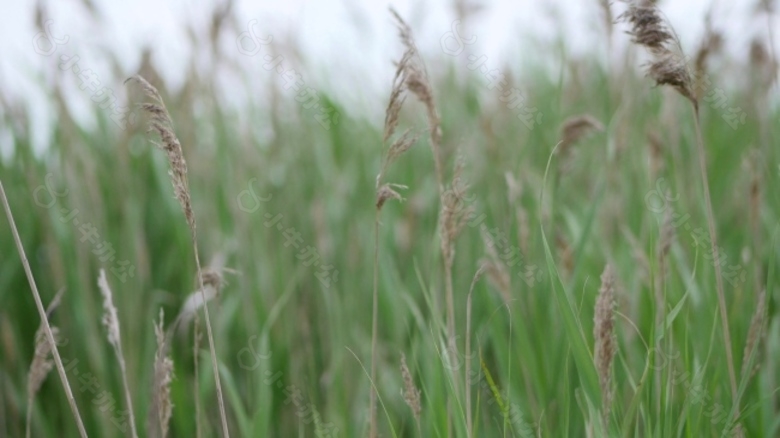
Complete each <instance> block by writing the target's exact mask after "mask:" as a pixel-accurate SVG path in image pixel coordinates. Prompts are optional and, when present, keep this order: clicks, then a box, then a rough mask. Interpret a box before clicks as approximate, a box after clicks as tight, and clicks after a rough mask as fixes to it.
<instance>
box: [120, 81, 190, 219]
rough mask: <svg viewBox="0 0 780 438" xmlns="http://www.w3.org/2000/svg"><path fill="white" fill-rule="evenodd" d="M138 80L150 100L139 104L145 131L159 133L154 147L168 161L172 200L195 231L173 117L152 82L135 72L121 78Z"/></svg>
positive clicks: (185, 172) (185, 174)
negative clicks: (146, 124) (144, 115)
mask: <svg viewBox="0 0 780 438" xmlns="http://www.w3.org/2000/svg"><path fill="white" fill-rule="evenodd" d="M129 81H135V82H138V83H139V84H140V85H141V89H143V91H144V94H146V96H147V97H149V98H150V99H152V101H153V102H152V103H143V104H141V108H142V109H143V110H144V111H146V112H147V113H148V114H149V116H150V120H149V131H150V132H152V131H154V132H156V133H157V134H158V135H159V136H160V143H155V145H157V147H159V148H160V149H162V150H163V151H164V152H165V154H166V155H167V157H168V163H169V164H170V170H169V171H168V174H169V175H170V177H171V183H172V184H173V192H174V194H175V195H176V199H177V200H178V201H179V204H181V208H182V210H184V216H185V217H186V218H187V224H188V225H189V226H190V230H191V231H192V232H193V233H194V232H195V231H194V230H195V214H194V213H193V211H192V201H191V200H190V188H189V183H188V181H187V162H186V161H185V160H184V152H183V151H182V148H181V143H179V139H178V138H177V137H176V133H175V132H174V131H173V120H172V119H171V115H170V114H169V113H168V109H166V107H165V103H164V102H163V100H162V96H160V93H159V92H158V91H157V89H156V88H154V86H153V85H152V84H150V83H149V82H147V81H146V79H144V78H143V77H141V76H139V75H135V76H133V77H131V78H129V79H127V80H126V81H125V83H127V82H129Z"/></svg>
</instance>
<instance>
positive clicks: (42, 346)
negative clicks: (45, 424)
mask: <svg viewBox="0 0 780 438" xmlns="http://www.w3.org/2000/svg"><path fill="white" fill-rule="evenodd" d="M63 293H65V289H60V291H59V292H57V295H55V296H54V299H52V300H51V302H50V303H49V306H48V307H47V308H46V318H47V319H48V318H51V315H52V313H53V312H54V310H55V309H56V308H57V306H59V305H60V302H61V301H62V294H63ZM51 331H52V334H54V339H55V340H56V341H59V334H60V329H59V328H57V327H55V326H51ZM52 369H54V361H53V360H51V344H49V342H48V341H47V340H46V333H45V332H44V328H43V324H41V325H40V326H39V327H38V330H36V331H35V354H34V355H33V360H32V363H30V372H29V373H28V374H27V427H26V436H27V438H30V433H31V425H32V404H33V400H35V394H37V393H38V391H39V390H40V389H41V385H43V381H44V380H46V377H47V376H48V375H49V373H50V372H51V370H52Z"/></svg>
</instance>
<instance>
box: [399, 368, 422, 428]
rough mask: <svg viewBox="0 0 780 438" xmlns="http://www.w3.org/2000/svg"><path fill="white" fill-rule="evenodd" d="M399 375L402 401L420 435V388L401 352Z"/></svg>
mask: <svg viewBox="0 0 780 438" xmlns="http://www.w3.org/2000/svg"><path fill="white" fill-rule="evenodd" d="M401 377H403V379H404V389H403V395H404V401H405V402H406V405H407V406H409V409H411V410H412V415H414V420H415V422H416V423H417V432H418V434H419V436H422V429H421V428H420V412H422V407H421V406H420V390H419V389H417V386H415V384H414V379H413V378H412V373H411V372H410V371H409V366H408V365H406V356H404V354H403V353H401Z"/></svg>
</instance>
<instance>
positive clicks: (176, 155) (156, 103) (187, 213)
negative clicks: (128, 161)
mask: <svg viewBox="0 0 780 438" xmlns="http://www.w3.org/2000/svg"><path fill="white" fill-rule="evenodd" d="M128 81H135V82H138V83H139V84H140V85H141V88H142V89H143V91H144V94H146V96H147V97H149V98H150V99H152V101H153V103H143V104H141V108H142V109H143V110H144V111H146V112H147V113H148V114H149V116H150V121H149V131H154V132H156V133H157V134H158V135H159V136H160V140H161V143H155V144H156V145H157V147H158V148H160V149H161V150H163V151H164V152H165V154H166V156H167V157H168V163H169V164H170V170H169V171H168V174H169V175H170V177H171V183H172V184H173V192H174V194H175V196H176V199H177V200H178V201H179V204H181V207H182V210H184V217H185V218H186V220H187V224H188V225H189V228H190V236H191V238H192V248H193V251H194V253H195V265H196V267H197V270H198V280H199V282H200V292H201V298H202V301H203V303H207V302H208V297H207V296H206V289H205V286H204V278H203V270H202V269H201V265H200V256H199V255H198V240H197V234H196V226H195V214H194V212H193V210H192V201H191V198H190V189H189V183H188V180H187V162H186V161H185V160H184V152H183V151H182V148H181V144H180V143H179V139H178V138H177V137H176V134H175V132H174V130H173V120H172V119H171V116H170V114H168V110H167V109H166V108H165V103H164V102H163V100H162V96H160V93H159V92H158V91H157V89H156V88H154V86H152V84H150V83H149V82H147V81H146V79H144V78H143V77H141V76H138V75H136V76H133V77H131V78H129V79H127V80H126V81H125V83H127V82H128ZM202 307H203V314H204V319H205V320H206V336H207V338H208V341H209V351H210V352H211V365H212V368H213V371H214V381H215V383H216V387H217V401H218V403H219V414H220V419H221V420H222V435H223V436H224V437H229V436H230V432H229V431H228V425H227V416H226V415H225V402H224V399H223V397H222V384H221V382H220V378H219V366H218V363H217V351H216V346H215V345H214V335H213V334H212V330H211V318H209V307H208V305H203V306H202Z"/></svg>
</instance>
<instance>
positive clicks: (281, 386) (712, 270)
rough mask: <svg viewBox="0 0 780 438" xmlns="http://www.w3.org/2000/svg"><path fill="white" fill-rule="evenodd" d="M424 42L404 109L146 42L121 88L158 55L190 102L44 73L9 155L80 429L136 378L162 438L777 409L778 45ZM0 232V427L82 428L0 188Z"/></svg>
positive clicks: (779, 412) (56, 432)
mask: <svg viewBox="0 0 780 438" xmlns="http://www.w3.org/2000/svg"><path fill="white" fill-rule="evenodd" d="M594 3H595V2H594ZM594 7H598V5H597V4H594ZM388 19H392V17H391V16H390V15H389V14H388ZM612 21H613V20H612V19H610V20H609V21H608V22H609V23H612ZM672 24H673V23H672ZM400 27H401V30H402V32H401V33H402V34H404V32H403V30H404V24H403V23H401V24H400ZM630 29H631V23H630V22H629V23H627V22H625V20H623V21H621V22H618V23H616V24H614V29H613V30H612V32H613V33H615V34H616V33H618V32H620V33H622V32H624V31H627V30H630ZM407 30H408V29H407ZM710 37H712V35H710ZM412 38H414V30H411V33H410V34H405V35H402V36H401V38H400V39H399V40H398V44H397V47H396V49H395V50H394V51H393V52H392V53H388V54H387V58H388V60H391V59H392V60H395V61H397V62H398V63H399V64H398V65H397V66H396V65H393V64H392V63H391V62H389V61H388V64H387V69H388V71H395V69H396V68H398V71H399V76H398V77H397V81H396V83H395V84H393V83H388V84H387V92H386V94H385V95H386V99H385V100H383V101H379V102H376V106H377V108H382V109H385V108H387V117H386V118H387V120H386V121H385V122H386V124H385V125H384V126H382V123H381V121H378V120H369V118H368V117H366V116H364V115H361V114H356V113H354V112H352V111H351V110H350V108H348V107H344V106H342V103H341V102H340V101H339V97H338V96H337V95H328V94H327V92H326V91H321V93H320V104H321V105H328V106H329V107H332V108H333V109H334V112H333V113H331V116H330V117H331V118H330V119H329V120H328V121H327V122H326V123H323V121H322V119H318V118H317V114H318V112H317V111H316V110H313V109H311V108H306V107H305V105H306V103H305V102H304V103H302V102H301V101H296V99H295V98H294V94H291V93H285V92H284V90H282V89H281V82H280V83H275V84H274V85H272V86H274V87H277V89H276V91H275V92H274V93H272V95H273V99H271V100H269V101H268V102H267V103H266V104H264V105H262V106H258V107H249V108H242V109H240V110H239V109H235V108H231V107H229V106H225V105H220V104H219V102H220V96H219V95H218V94H217V93H218V91H216V90H218V87H216V86H215V79H214V78H213V77H208V76H203V75H200V74H196V73H194V72H193V73H191V74H189V76H188V77H187V79H186V81H185V83H184V85H183V86H182V87H181V88H179V89H177V90H169V89H167V88H166V86H165V84H164V83H162V81H160V80H158V79H156V78H158V77H159V75H157V74H156V72H155V70H154V67H153V66H152V65H150V64H147V65H145V66H144V67H143V69H142V70H141V71H140V72H121V74H117V77H116V78H115V79H114V80H113V81H112V84H115V85H114V86H115V87H116V88H119V87H123V85H122V81H124V79H125V78H127V77H129V76H131V75H134V74H136V73H139V74H140V75H141V76H143V77H144V78H146V79H147V80H148V81H149V83H150V84H151V85H153V86H154V87H156V88H157V89H159V92H160V95H161V98H162V102H164V105H165V107H167V111H168V112H169V113H170V118H171V119H172V122H173V123H172V125H170V126H168V125H166V124H165V121H166V119H165V117H166V115H165V114H163V113H161V112H160V111H157V112H155V110H154V109H152V108H151V106H147V107H143V108H139V107H138V105H139V104H142V103H149V102H152V101H153V99H152V100H150V97H147V96H145V95H144V93H143V92H142V91H143V90H142V88H143V86H141V85H139V84H138V83H135V82H133V81H131V82H128V83H127V84H126V85H124V86H126V87H127V89H128V96H129V97H128V100H129V101H128V102H120V104H121V105H123V106H131V107H132V108H133V110H134V113H135V114H136V115H137V117H138V118H137V120H136V121H135V123H133V124H128V125H127V129H124V130H123V129H120V128H119V127H118V126H117V124H116V123H114V120H112V118H111V111H108V110H105V109H103V108H101V107H100V106H99V105H97V104H95V107H94V112H95V116H96V118H97V120H98V123H97V125H96V126H95V127H94V128H90V129H85V128H83V127H81V126H80V125H79V124H78V123H77V122H76V121H75V120H74V117H73V116H72V115H71V114H70V112H69V109H68V105H67V102H65V100H64V99H65V98H64V97H62V96H63V93H62V92H61V90H59V89H58V88H55V89H53V90H47V92H49V93H51V95H52V96H54V97H53V105H54V107H55V108H56V123H55V124H54V125H53V126H52V127H51V129H52V132H51V139H52V140H51V143H50V144H49V145H48V149H47V150H46V152H45V153H44V154H42V155H40V156H37V155H35V154H33V152H32V147H31V136H32V133H31V128H30V126H31V125H30V123H29V120H28V119H27V118H26V116H25V112H24V111H23V107H22V106H18V105H12V104H10V103H4V108H3V110H2V120H1V121H0V123H2V124H3V125H4V129H6V130H8V131H10V133H11V134H12V136H13V143H14V153H13V154H12V156H11V157H10V158H9V159H6V160H3V161H0V181H2V184H3V187H4V189H5V192H6V194H7V198H8V205H9V206H10V210H11V211H12V212H13V215H14V219H15V223H16V228H17V229H18V233H19V237H20V242H21V244H22V245H23V247H24V250H25V252H26V256H27V259H28V261H29V266H30V269H31V273H32V275H33V277H34V279H35V283H36V286H37V289H38V291H39V294H40V297H41V301H42V305H43V307H46V306H47V305H48V304H49V303H50V302H51V301H52V300H53V299H54V297H55V294H57V292H58V291H60V290H64V293H63V294H62V295H61V303H60V304H59V306H58V307H57V308H56V309H53V311H52V312H51V313H50V314H48V315H47V316H48V321H49V323H50V325H51V326H52V327H56V330H54V333H52V335H53V336H55V337H56V338H57V341H58V342H57V351H58V354H59V356H60V357H61V362H62V364H63V371H64V374H65V375H66V376H67V378H68V381H69V384H70V388H71V391H72V393H73V396H74V402H75V406H77V408H78V413H79V417H80V419H81V421H82V422H83V425H84V429H85V431H86V433H88V434H89V435H90V436H101V437H114V436H117V437H118V436H132V435H133V434H134V429H133V428H131V427H130V423H131V421H130V420H129V411H128V400H129V402H130V404H131V405H132V408H133V409H132V410H133V413H134V415H133V419H134V421H133V424H134V425H135V429H137V434H138V436H150V437H151V436H164V435H166V434H167V435H168V436H181V437H195V436H203V437H208V436H224V435H225V434H224V431H223V427H224V426H226V427H227V428H228V430H229V433H230V435H232V436H241V437H255V436H258V437H266V436H267V437H293V436H299V437H335V436H342V437H352V436H383V437H407V436H409V437H413V436H423V437H472V436H473V437H513V436H514V437H537V436H539V437H548V436H549V437H553V436H554V437H586V436H587V437H602V436H610V437H611V436H625V437H715V436H747V437H777V436H780V398H779V396H778V394H777V389H778V388H780V383H779V381H780V371H778V370H779V369H780V368H778V366H777V364H778V360H779V359H780V315H778V313H777V300H778V298H780V296H779V295H778V293H780V289H778V285H777V269H778V267H780V266H778V256H780V246H778V239H780V227H779V226H778V224H780V222H778V221H779V220H780V194H779V193H780V192H778V190H776V188H777V187H780V181H778V180H779V179H780V167H779V162H778V149H777V147H776V144H777V141H778V138H780V124H778V120H779V119H780V114H778V112H777V111H776V108H777V107H776V105H773V103H775V102H772V101H771V100H770V99H767V96H771V95H772V90H775V91H776V89H777V88H776V87H777V84H776V82H775V74H774V73H775V72H776V68H775V67H773V65H776V64H774V63H775V61H774V57H772V56H771V55H768V53H770V51H769V49H767V48H764V43H762V42H761V41H756V43H755V44H754V46H753V48H752V50H751V57H750V59H749V60H747V61H741V63H737V61H733V60H729V59H727V55H725V54H723V53H722V52H719V51H718V50H717V45H716V44H712V45H710V44H708V42H707V41H706V40H705V41H703V42H702V45H701V47H700V48H696V47H693V48H687V49H688V52H690V53H686V54H687V55H689V56H690V62H689V63H688V65H687V66H686V67H687V69H688V70H690V71H692V72H693V73H692V74H691V75H690V76H689V77H686V78H684V79H686V80H687V81H689V82H688V83H684V84H683V85H679V84H677V85H675V84H671V85H673V86H671V87H670V86H664V85H661V86H659V85H657V84H656V82H659V81H658V78H657V77H654V76H652V72H651V76H650V77H648V76H647V75H646V74H645V71H644V69H643V68H642V67H639V68H636V67H637V66H638V65H639V64H640V60H642V59H645V58H646V57H647V56H648V51H647V50H645V49H644V48H642V47H639V46H637V45H633V46H631V47H630V48H629V50H628V51H626V52H625V53H623V54H619V56H618V54H613V55H614V56H612V59H613V60H615V61H614V62H612V63H604V62H602V61H600V60H599V56H595V55H594V56H592V57H590V58H584V59H574V58H570V57H565V56H561V57H560V58H561V59H560V60H559V61H560V66H559V68H557V69H555V71H556V72H557V73H556V74H550V71H549V69H546V68H543V67H541V66H540V67H538V68H529V67H528V66H527V65H523V60H522V59H517V60H514V61H513V62H516V63H517V65H507V66H506V69H505V70H502V71H504V72H505V73H506V77H505V81H504V82H503V83H502V84H501V85H498V86H496V85H495V84H493V83H492V82H491V81H489V80H488V78H486V77H485V75H483V74H482V73H480V70H479V68H474V69H473V70H472V69H470V68H469V67H468V66H467V65H466V63H460V62H457V61H460V59H459V58H458V59H456V60H454V58H450V57H446V56H443V55H438V56H429V54H427V53H422V54H420V53H417V52H416V50H415V47H414V45H413V44H412V42H411V41H412V40H411V39H412ZM609 47H610V44H608V42H607V37H606V32H605V38H604V47H601V48H595V50H594V51H595V52H596V53H601V54H602V55H603V54H604V53H606V51H607V50H608V48H609ZM556 50H559V49H557V48H552V47H551V48H550V51H551V52H553V53H556ZM562 52H565V50H563V51H562ZM702 52H703V53H702ZM651 55H652V54H651ZM661 55H663V54H661ZM600 57H601V58H603V56H600ZM667 61H668V60H667ZM724 65H727V66H728V68H721V67H723V66H724ZM521 66H523V67H526V68H524V69H523V73H522V74H520V73H517V71H519V70H517V69H514V68H515V67H521ZM688 70H686V71H688ZM262 73H266V72H262ZM703 74H706V78H707V79H706V80H702V79H701V78H702V77H703ZM735 75H736V76H738V77H739V78H741V79H742V81H741V82H739V81H737V82H739V83H737V84H736V85H734V82H735V80H734V79H733V78H734V76H735ZM661 83H662V84H663V83H664V82H663V81H661ZM667 83H668V82H667ZM491 84H493V85H491ZM41 86H42V87H43V86H44V85H43V84H42V85H41ZM355 86H356V87H359V86H360V84H359V83H356V84H355ZM686 87H688V88H686ZM491 88H492V89H491ZM681 89H682V90H683V91H690V90H693V91H692V93H691V94H692V96H685V95H684V94H685V93H684V92H683V91H681ZM512 90H522V98H520V97H517V96H513V95H512ZM775 95H776V93H775ZM404 99H405V100H404ZM694 100H695V101H696V102H697V105H698V108H699V111H700V115H701V123H700V125H701V132H702V144H703V146H704V149H705V150H706V157H705V160H706V170H707V172H708V185H709V188H708V191H709V193H710V195H711V201H712V211H713V219H714V225H715V231H716V233H717V246H718V252H717V258H716V257H715V256H714V255H713V250H712V240H711V234H710V232H709V227H708V212H707V211H708V210H707V200H706V197H705V193H704V186H703V185H702V174H701V167H700V161H699V160H700V156H699V153H698V149H697V126H696V123H695V112H694V110H693V105H691V102H692V101H694ZM162 102H160V103H162ZM156 108H160V107H159V106H158V107H156ZM736 108H739V110H738V111H737V110H736ZM239 112H240V114H239ZM742 113H744V114H745V116H744V118H742V117H741V114H742ZM335 114H337V116H336V115H335ZM160 117H163V118H162V119H160ZM240 119H244V120H247V119H248V120H250V123H239V120H240ZM252 120H260V121H262V122H258V123H257V124H254V123H251V121H252ZM155 121H157V122H158V123H161V125H160V124H158V125H156V126H157V127H155V125H154V123H155ZM150 123H151V124H152V131H153V132H151V133H147V129H146V128H147V126H149V125H150ZM324 125H328V128H327V129H326V127H325V126H324ZM258 126H263V128H259V127H258ZM171 127H172V131H171V130H170V128H171ZM158 128H159V129H158ZM170 132H173V133H174V135H175V137H174V139H173V140H176V138H178V140H177V141H176V143H179V144H180V150H181V151H183V156H184V157H185V158H186V169H185V170H184V172H185V173H183V174H182V173H181V172H182V169H181V168H179V169H178V170H177V169H176V168H175V165H174V166H173V167H174V170H173V172H172V175H173V178H174V186H176V184H177V182H176V181H178V184H179V185H178V186H176V187H175V188H172V184H171V176H169V173H168V172H169V167H171V164H170V163H169V161H168V159H166V154H168V158H170V157H171V156H173V157H174V159H175V158H176V150H175V148H173V147H169V146H170V145H172V144H175V143H174V142H173V140H171V139H170V138H167V139H166V137H165V133H170ZM161 134H163V135H162V139H161ZM153 142H160V144H161V147H162V148H163V149H164V151H161V150H159V148H158V147H156V146H155V144H154V143H153ZM171 154H173V155H171ZM174 161H175V160H174ZM174 164H175V163H174ZM380 172H381V178H378V177H377V175H378V174H380ZM182 175H183V176H184V180H183V181H184V182H183V183H182V180H181V177H182ZM177 178H179V180H177ZM182 184H183V185H182ZM385 184H387V185H385ZM401 185H402V186H404V187H400V186H401ZM183 192H186V195H187V197H188V199H189V200H188V202H191V209H190V213H189V214H192V215H194V218H195V219H197V226H196V227H197V234H195V233H193V232H192V230H193V229H192V228H191V227H190V226H188V225H194V219H193V221H192V224H189V223H188V219H189V216H188V213H187V211H186V208H185V212H184V213H183V210H182V204H181V202H180V201H181V196H183V195H182V193H183ZM180 195H181V196H180ZM177 198H178V199H177ZM397 198H402V199H400V200H399V199H397ZM399 201H400V202H399ZM193 237H194V239H193ZM193 241H194V242H195V245H196V247H197V250H198V253H199V260H200V265H202V269H201V268H200V267H199V266H197V265H196V263H195V254H194V246H193ZM0 248H2V249H3V250H2V251H1V252H0V393H1V394H2V396H1V397H0V435H2V436H9V437H10V436H25V433H26V432H25V431H26V428H27V415H28V410H29V415H30V417H29V418H30V421H29V424H30V426H29V427H31V430H30V433H31V436H61V437H78V436H80V434H79V429H78V427H77V423H76V419H75V417H74V414H73V412H72V410H71V407H70V406H69V400H68V397H67V396H66V392H65V391H64V390H63V385H62V382H61V377H60V375H58V373H57V369H56V366H55V364H54V363H53V362H52V360H53V359H52V358H51V356H50V353H49V350H50V345H49V344H48V341H47V339H48V338H47V337H45V336H44V333H45V331H44V330H41V329H40V328H39V327H40V326H41V317H40V312H39V309H37V306H36V302H35V299H34V296H33V294H32V293H31V287H30V283H29V281H28V277H27V276H26V274H25V270H24V266H23V263H22V262H21V259H20V257H19V254H18V252H17V247H16V245H15V242H14V235H13V234H12V230H11V227H10V226H9V222H8V220H7V219H6V216H5V215H2V219H0ZM716 265H720V267H721V270H722V272H718V271H717V270H716ZM101 269H103V270H105V274H104V275H105V279H106V280H107V285H104V286H108V288H110V292H108V293H107V292H106V290H105V288H101V287H99V286H98V277H99V276H100V275H101V274H100V272H101ZM199 271H202V276H201V277H200V278H201V280H199V275H198V273H199ZM718 276H720V277H721V278H722V280H723V281H722V291H723V295H722V298H723V301H721V300H720V298H721V296H720V295H719V292H718V290H719V287H718V281H717V278H718ZM201 290H202V291H203V292H204V293H203V295H201V294H200V292H199V291H201ZM207 290H208V292H209V295H208V296H206V291H207ZM193 292H198V293H197V294H194V293H193ZM106 295H108V296H109V297H112V300H113V306H111V305H106V304H105V303H104V301H105V297H106ZM203 298H206V299H207V300H208V310H209V324H210V329H209V330H207V327H206V319H205V317H204V315H203V306H202V303H203V301H202V300H203ZM199 300H200V301H199ZM112 308H113V309H114V310H113V312H112V311H111V309H112ZM374 309H375V311H374ZM161 310H162V312H163V316H162V318H163V320H162V328H159V327H157V324H159V318H160V315H161ZM112 315H113V316H112ZM724 320H725V322H727V325H728V329H727V330H726V329H725V325H724ZM117 326H118V327H117ZM196 331H197V333H198V335H197V336H196ZM119 332H121V340H120V339H119V336H116V335H118V333H119ZM208 332H210V333H211V335H212V338H213V346H214V353H215V358H216V363H217V364H218V365H217V372H218V373H217V374H215V372H214V371H215V370H214V367H213V362H212V356H211V349H210V346H209V345H210V343H209V341H208V337H209V336H208ZM36 333H38V334H37V335H36ZM112 334H114V335H115V336H114V337H112ZM160 339H162V340H160ZM118 341H119V342H118ZM36 352H37V353H36ZM117 352H121V353H122V354H121V357H122V361H124V363H125V366H124V368H125V372H123V371H122V367H120V361H119V360H118V355H117ZM36 354H37V356H36ZM166 357H167V358H168V360H165V358H166ZM34 359H35V363H33V362H34ZM402 364H403V365H402ZM31 367H32V368H31ZM216 375H218V376H219V387H220V388H221V390H220V394H221V396H220V394H218V393H217V382H216V381H215V376H216ZM124 379H126V384H125V383H124V382H125V380H124ZM31 383H33V384H34V385H33V387H32V388H31V386H30V385H31ZM220 399H222V400H223V402H222V403H220ZM221 404H222V405H224V413H225V418H224V420H223V418H222V414H221V406H220V405H221ZM374 404H375V406H376V408H375V410H374V412H375V414H373V415H372V410H371V406H372V405H374ZM168 417H169V418H168ZM372 417H373V418H372ZM223 421H224V426H223Z"/></svg>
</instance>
